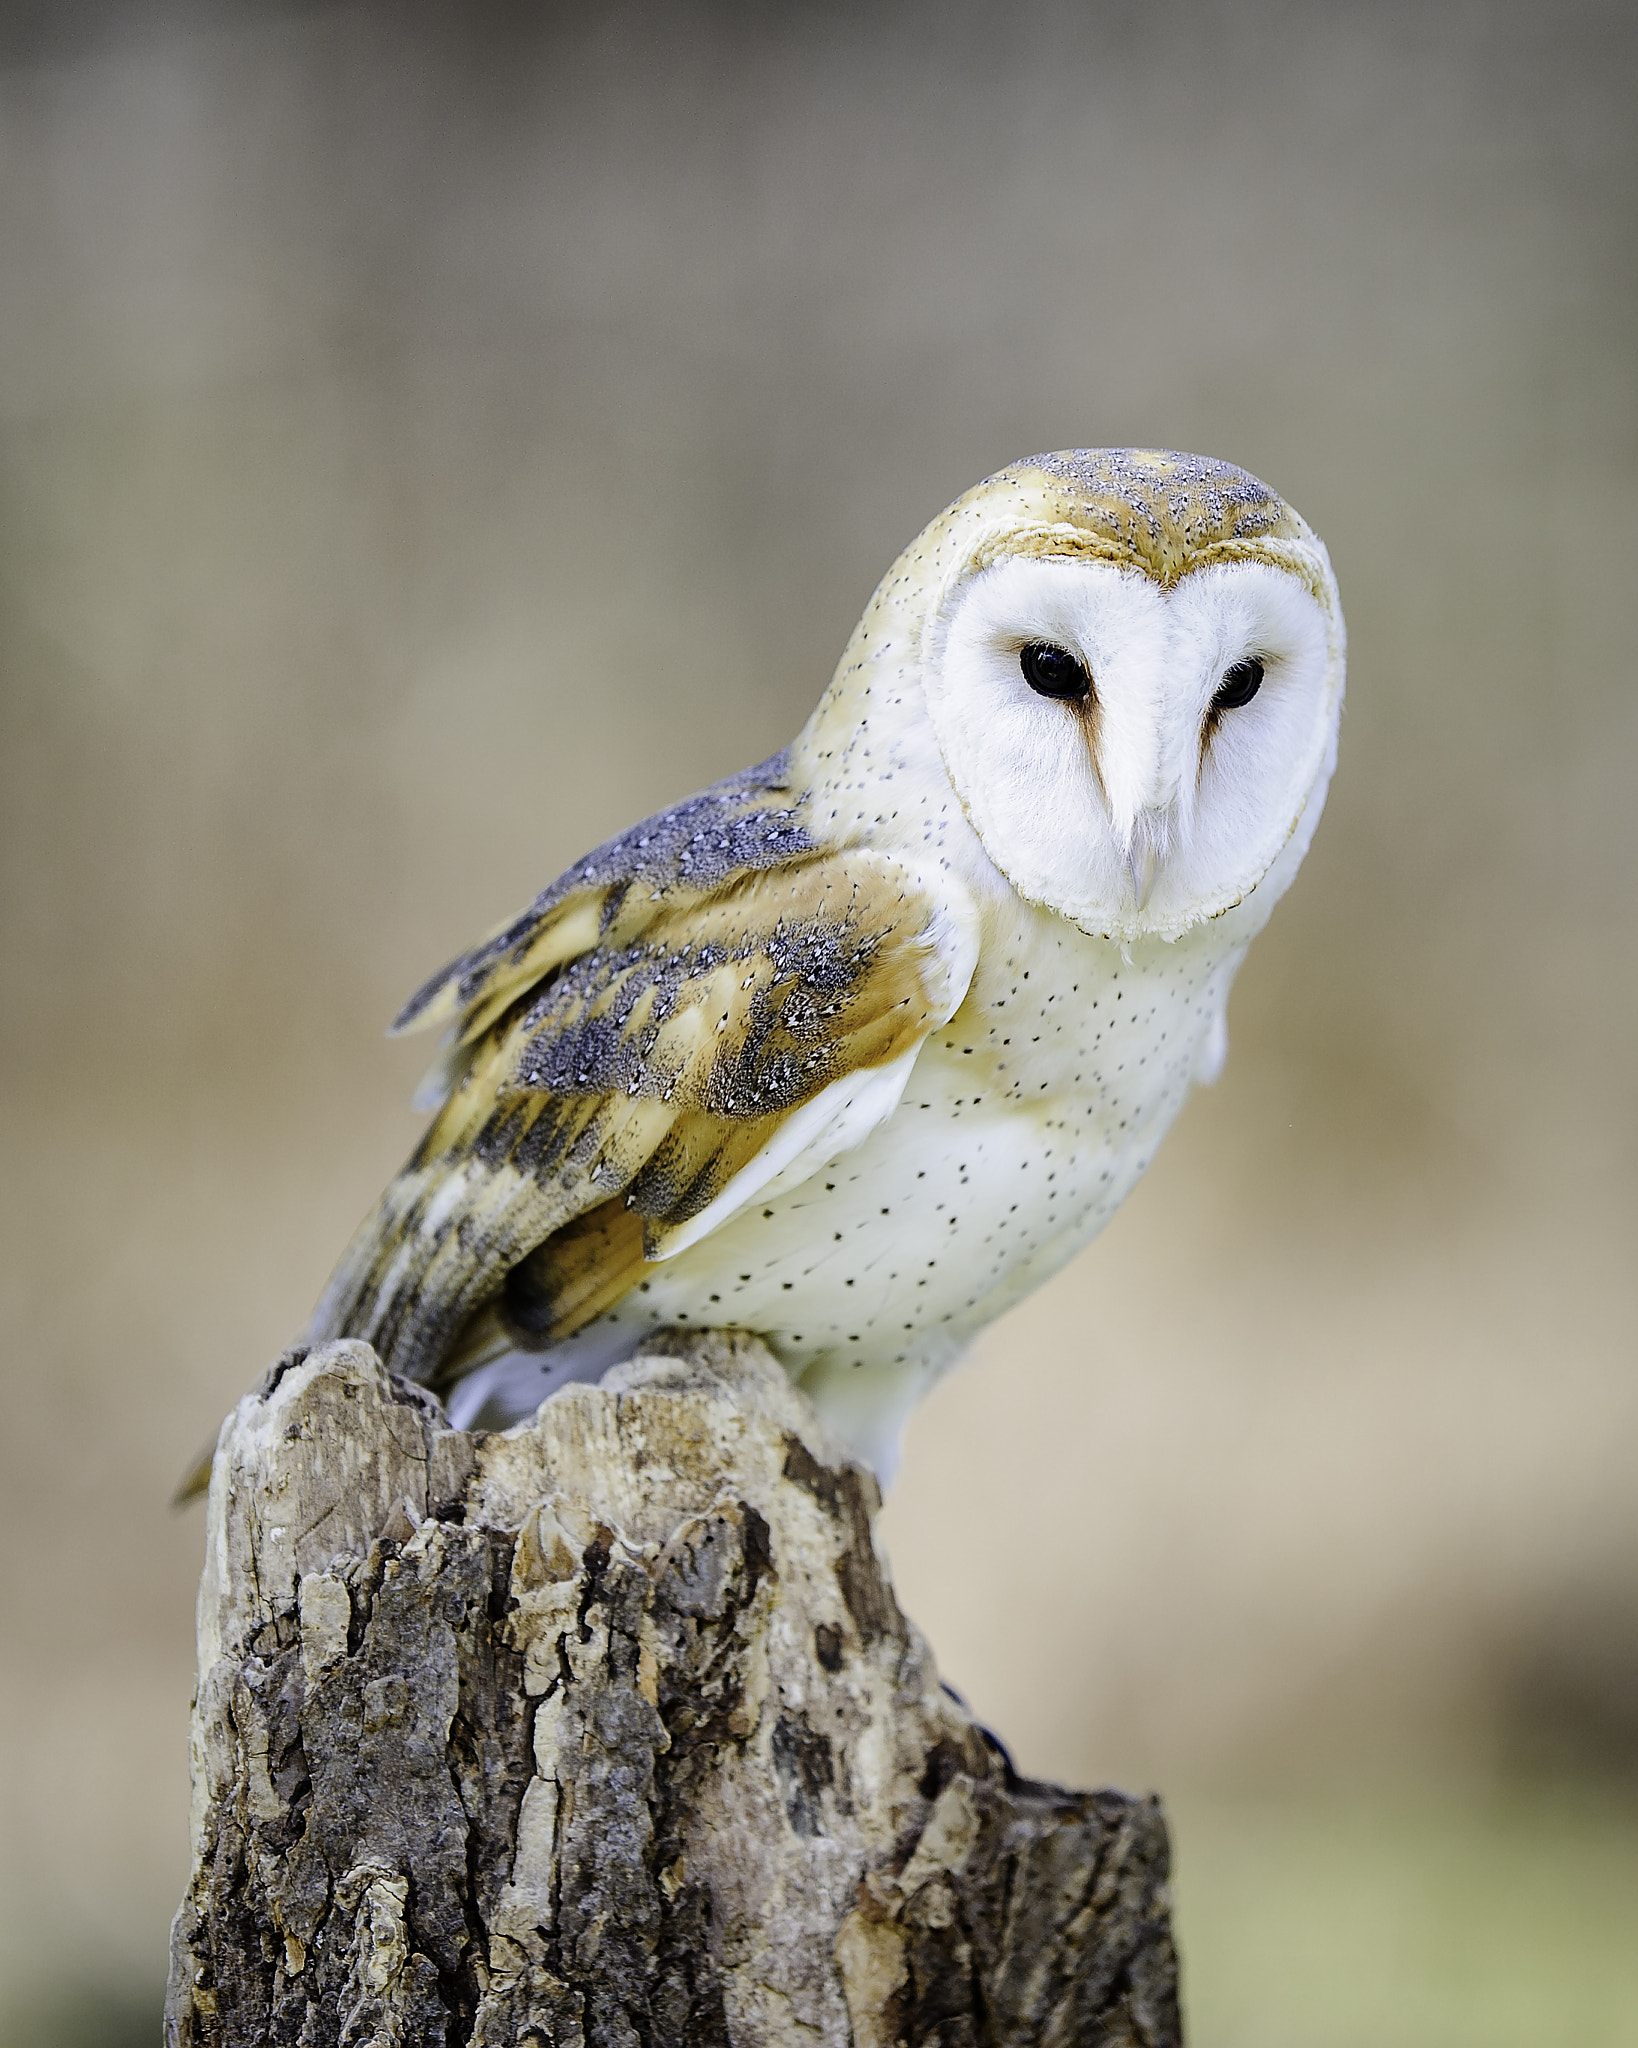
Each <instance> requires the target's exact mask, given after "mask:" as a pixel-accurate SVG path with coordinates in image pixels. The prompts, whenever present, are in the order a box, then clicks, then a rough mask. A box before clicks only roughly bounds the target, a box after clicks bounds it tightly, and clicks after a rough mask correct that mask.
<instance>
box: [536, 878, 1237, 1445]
mask: <svg viewBox="0 0 1638 2048" xmlns="http://www.w3.org/2000/svg"><path fill="white" fill-rule="evenodd" d="M1015 915H1016V927H1015V930H1014V933H1013V935H1012V942H1011V943H1010V944H1007V943H1004V942H1003V943H1001V944H998V945H987V946H986V948H985V954H984V961H983V964H982V966H981V967H980V970H979V973H978V975H977V977H976V979H975V981H974V984H973V987H972V989H971V991H970V993H969V994H968V997H967V999H966V1001H965V1002H964V1003H963V1004H962V1006H961V1008H960V1010H958V1011H957V1013H956V1015H955V1016H954V1018H952V1020H951V1021H950V1023H949V1024H948V1025H946V1026H945V1027H944V1029H942V1030H941V1031H938V1032H935V1033H934V1034H933V1036H932V1037H931V1038H930V1039H929V1040H928V1042H927V1043H926V1045H925V1046H924V1047H923V1048H922V1051H921V1053H920V1054H919V1056H918V1057H917V1059H916V1062H915V1065H914V1067H913V1068H912V1069H911V1073H910V1080H909V1085H908V1086H907V1087H906V1089H905V1092H904V1096H903V1099H902V1100H901V1102H900V1104H899V1107H898V1108H897V1110H896V1111H895V1112H894V1113H893V1115H892V1116H891V1117H890V1118H889V1119H888V1120H887V1121H886V1122H885V1123H884V1124H882V1125H881V1126H880V1127H879V1128H878V1129H877V1130H876V1131H875V1132H874V1134H873V1135H872V1136H871V1137H870V1138H869V1139H867V1140H866V1142H865V1143H864V1144H863V1145H861V1146H860V1147H858V1149H857V1150H855V1151H852V1152H849V1153H847V1154H845V1155H844V1156H843V1157H842V1158H840V1159H838V1160H836V1161H835V1162H834V1163H833V1164H832V1165H831V1167H830V1168H829V1169H828V1170H826V1171H825V1172H822V1173H819V1174H816V1175H814V1176H813V1177H812V1178H811V1179H809V1180H807V1181H806V1182H804V1183H803V1184H802V1185H801V1186H799V1187H796V1188H793V1189H791V1190H789V1191H788V1192H784V1193H779V1192H775V1193H772V1194H771V1195H770V1196H769V1197H768V1198H767V1199H766V1200H764V1201H759V1202H754V1203H752V1204H751V1205H750V1206H749V1207H748V1208H747V1209H746V1210H744V1211H743V1212H742V1213H741V1214H740V1215H738V1216H737V1217H735V1218H733V1219H732V1220H730V1221H729V1222H727V1223H726V1224H724V1225H722V1226H721V1227H720V1228H718V1229H717V1230H715V1231H713V1232H712V1233H711V1235H710V1236H709V1237H707V1238H705V1239H704V1240H703V1241H702V1242H700V1243H699V1244H697V1245H695V1246H693V1247H691V1248H690V1249H689V1250H688V1251H686V1252H683V1253H681V1254H680V1255H678V1256H677V1257H676V1258H674V1259H669V1260H666V1261H665V1262H664V1263H663V1264H659V1265H656V1266H654V1267H652V1268H651V1269H650V1271H649V1273H648V1274H647V1276H646V1277H645V1278H644V1280H643V1281H642V1282H640V1283H639V1285H638V1287H637V1289H636V1290H635V1291H634V1292H633V1293H631V1294H629V1295H628V1296H627V1297H626V1298H625V1300H624V1301H622V1302H621V1304H620V1306H619V1307H618V1309H616V1310H614V1311H613V1312H612V1313H611V1314H610V1315H608V1316H606V1317H605V1318H603V1319H602V1321H601V1322H600V1323H598V1324H596V1325H594V1326H592V1328H591V1329H589V1330H587V1331H585V1332H583V1333H582V1335H581V1336H580V1337H578V1338H575V1339H571V1340H570V1343H569V1345H568V1346H566V1347H563V1358H562V1364H563V1365H565V1366H566V1365H569V1364H570V1361H571V1359H572V1360H573V1361H574V1376H576V1377H578V1376H580V1374H581V1373H584V1372H590V1371H594V1370H601V1369H602V1368H603V1367H604V1366H606V1365H607V1364H608V1363H609V1362H610V1360H611V1359H612V1358H613V1357H615V1356H618V1355H621V1354H622V1353H624V1352H626V1351H628V1350H629V1349H630V1348H631V1346H632V1344H633V1343H634V1342H635V1341H636V1339H637V1338H638V1337H639V1336H640V1335H641V1334H642V1333H643V1332H644V1331H645V1330H647V1329H650V1328H653V1327H655V1326H656V1325H662V1324H676V1323H681V1324H687V1323H691V1322H693V1323H710V1324H724V1323H726V1324H743V1325H745V1326H747V1327H750V1328H753V1329H755V1330H757V1331H758V1332H760V1333H761V1334H762V1335H763V1336H764V1337H765V1339H766V1340H767V1342H768V1343H769V1344H770V1345H771V1346H772V1347H773V1349H774V1350H775V1351H776V1353H778V1355H779V1356H780V1357H781V1358H782V1359H783V1361H784V1363H785V1364H786V1366H787V1367H788V1368H789V1370H790V1372H791V1374H792V1377H793V1378H795V1379H797V1380H798V1381H799V1382H800V1384H802V1385H803V1386H804V1387H805V1388H806V1389H807V1390H808V1391H809V1392H810V1393H813V1394H814V1395H815V1396H817V1397H818V1398H819V1399H820V1401H821V1405H822V1407H823V1409H824V1412H825V1413H826V1414H827V1416H829V1417H831V1418H832V1420H833V1421H835V1422H837V1423H838V1425H839V1426H843V1427H845V1428H846V1430H847V1432H848V1434H849V1435H850V1436H851V1437H852V1438H853V1439H854V1441H870V1442H874V1443H875V1444H877V1445H878V1446H879V1447H880V1452H879V1455H880V1456H881V1458H882V1459H883V1460H884V1461H885V1460H887V1459H889V1458H890V1456H891V1448H892V1445H893V1443H894V1442H895V1441H896V1437H897V1432H898V1430H899V1428H900V1426H901V1424H902V1422H903V1419H904V1416H905V1415H906V1413H907V1412H908V1410H909V1409H910V1408H911V1407H912V1406H913V1405H914V1403H915V1402H916V1400H918V1399H919V1398H920V1396H921V1395H922V1394H923V1393H924V1392H925V1391H926V1389H927V1387H928V1386H929V1385H930V1384H931V1382H932V1381H933V1380H934V1379H936V1378H937V1377H938V1375H939V1374H940V1373H941V1372H942V1371H943V1370H944V1368H945V1367H946V1366H948V1365H949V1364H950V1363H951V1362H952V1361H953V1360H954V1358H955V1357H956V1356H957V1354H958V1353H959V1352H960V1351H961V1349H962V1348H963V1346H964V1345H965V1344H966V1342H967V1340H968V1339H969V1337H971V1336H972V1335H973V1334H974V1333H975V1332H976V1331H977V1330H978V1329H979V1328H981V1327H982V1326H983V1325H984V1324H985V1323H987V1322H989V1321H990V1320H991V1319H992V1318H993V1317H994V1316H996V1315H998V1314H999V1313H1000V1312H1001V1311H1002V1310H1003V1309H1005V1308H1007V1307H1009V1306H1010V1305H1011V1304H1012V1303H1013V1302H1014V1301H1017V1300H1019V1299H1021V1298H1022V1296H1023V1295H1025V1294H1027V1293H1028V1292H1029V1291H1030V1289H1031V1288H1032V1287H1034V1286H1036V1285H1037V1284H1038V1283H1039V1282H1040V1281H1041V1280H1043V1279H1044V1278H1046V1276H1047V1275H1048V1274H1050V1273H1052V1272H1053V1271H1055V1270H1056V1269H1057V1268H1058V1267H1059V1266H1060V1265H1062V1264H1063V1262H1064V1261H1065V1260H1066V1259H1068V1258H1069V1257H1070V1256H1071V1255H1072V1254H1073V1253H1074V1252H1075V1251H1077V1250H1078V1249H1079V1248H1080V1247H1081V1246H1082V1245H1083V1244H1085V1243H1086V1242H1087V1240H1088V1239H1089V1238H1090V1237H1092V1236H1093V1235H1094V1233H1095V1232H1096V1231H1097V1230H1098V1229H1099V1228H1100V1227H1101V1226H1102V1225H1103V1224H1104V1223H1105V1222H1106V1221H1107V1220H1108V1218H1109V1217H1110V1216H1111V1215H1112V1214H1113V1212H1114V1211H1115V1209H1116V1208H1118V1207H1119V1205H1120V1203H1121V1202H1122V1201H1123V1200H1124V1198H1125V1197H1126V1195H1127V1194H1128V1193H1129V1192H1130V1190H1131V1188H1132V1186H1133V1184H1134V1182H1135V1181H1136V1180H1137V1179H1138V1177H1139V1175H1140V1174H1141V1173H1142V1172H1143V1170H1144V1168H1145V1167H1146V1166H1147V1165H1148V1163H1149V1161H1150V1159H1151V1158H1152V1157H1153V1156H1154V1152H1155V1148H1156V1147H1157V1145H1158V1144H1159V1143H1160V1140H1161V1138H1162V1137H1163V1136H1164V1135H1165V1132H1166V1130H1167V1128H1168V1126H1169V1125H1170V1123H1171V1121H1172V1119H1173V1117H1174V1116H1175V1115H1176V1114H1177V1112H1178V1110H1179V1108H1180V1107H1181V1106H1182V1103H1183V1100H1184V1097H1185V1096H1186V1094H1187V1093H1188V1088H1189V1083H1190V1080H1191V1078H1192V1076H1193V1074H1194V1072H1195V1070H1196V1066H1197V1063H1198V1061H1199V1059H1200V1056H1201V1052H1202V1048H1203V1047H1205V1046H1208V1045H1209V1044H1210V1042H1211V1040H1212V1038H1213V1035H1214V1033H1215V1032H1216V1030H1217V1029H1218V1028H1219V1026H1220V1023H1221V1019H1222V1013H1223V1006H1224V1004H1225V1002H1226V1001H1227V997H1228V985H1229V982H1230V980H1231V979H1232V976H1233V972H1234V969H1235V967H1236V966H1237V965H1238V962H1239V957H1240V954H1241V952H1242V951H1243V948H1242V947H1232V948H1231V947H1230V946H1229V945H1227V944H1226V943H1225V942H1226V940H1227V936H1228V935H1227V934H1226V933H1225V932H1223V931H1222V929H1221V927H1211V926H1208V927H1207V928H1205V929H1204V930H1203V931H1200V932H1197V933H1194V934H1191V935H1190V936H1189V937H1188V938H1186V939H1184V940H1182V941H1180V942H1179V943H1177V944H1175V945H1166V944H1163V943H1160V942H1158V941H1155V942H1151V943H1149V944H1147V945H1144V946H1139V947H1136V948H1133V949H1132V951H1131V958H1130V959H1129V960H1128V959H1125V958H1123V957H1122V954H1121V952H1120V950H1119V949H1118V948H1117V947H1116V946H1114V945H1112V944H1111V943H1110V942H1108V941H1107V940H1102V939H1094V938H1089V937H1087V936H1086V935H1085V934H1083V933H1081V932H1078V931H1077V930H1076V929H1075V928H1074V927H1073V926H1071V925H1069V924H1067V923H1066V922H1065V921H1064V920H1063V919H1062V918H1060V917H1057V916H1055V915H1054V914H1053V913H1051V912H1049V911H1045V910H1038V909H1035V908H1032V907H1030V906H1028V905H1024V904H1022V903H1016V904H1015ZM1214 940H1215V943H1213V941H1214ZM556 1360H557V1354H548V1355H547V1357H546V1358H544V1359H542V1360H540V1361H538V1362H537V1364H536V1368H535V1369H536V1370H537V1371H538V1370H540V1369H541V1368H542V1367H546V1368H548V1369H551V1368H552V1367H553V1366H555V1365H556ZM560 1372H561V1367H558V1368H557V1370H553V1371H551V1377H552V1378H553V1379H554V1381H555V1379H556V1378H557V1377H558V1376H559V1374H560ZM535 1384H536V1385H537V1386H539V1385H540V1384H541V1382H539V1381H536V1383H535ZM519 1391H520V1393H521V1392H522V1391H523V1390H522V1389H520V1390H519ZM536 1398H537V1399H538V1398H539V1396H538V1394H537V1395H536Z"/></svg>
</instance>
